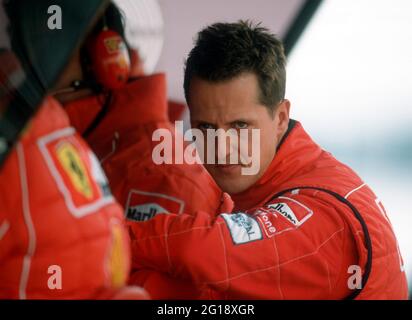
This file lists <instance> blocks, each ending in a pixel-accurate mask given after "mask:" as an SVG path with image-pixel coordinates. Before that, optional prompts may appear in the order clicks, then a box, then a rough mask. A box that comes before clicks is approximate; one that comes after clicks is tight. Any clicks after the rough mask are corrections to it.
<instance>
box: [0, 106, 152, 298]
mask: <svg viewBox="0 0 412 320" xmlns="http://www.w3.org/2000/svg"><path fill="white" fill-rule="evenodd" d="M129 259H130V252H129V241H128V238H127V233H126V230H125V228H124V226H123V217H122V210H121V208H120V206H119V205H118V204H117V203H116V202H115V200H114V198H113V197H112V195H111V193H110V190H109V189H108V184H107V180H106V178H105V176H104V174H103V171H102V169H101V168H100V166H99V164H98V161H97V159H96V157H95V156H94V155H93V153H92V152H91V151H90V149H89V148H88V146H87V145H86V144H85V143H84V141H83V140H82V139H81V138H80V137H79V136H78V135H77V134H76V133H75V130H74V129H73V128H72V127H70V126H69V122H68V119H67V116H66V114H65V113H64V111H63V110H62V109H61V107H60V106H59V105H58V103H57V102H56V101H55V100H53V99H52V98H48V99H46V101H45V102H44V105H43V106H42V108H41V109H40V111H39V112H38V113H37V115H36V116H35V118H34V119H33V120H32V122H31V124H30V126H29V128H28V129H26V132H25V133H24V135H23V137H22V138H21V139H20V141H19V142H18V143H17V145H16V147H15V150H14V151H13V152H12V153H11V154H10V155H9V157H8V159H7V160H6V162H5V163H4V165H3V167H2V168H1V169H0V299H1V298H7V299H17V298H20V299H26V298H27V299H51V298H57V299H96V298H102V299H108V298H127V299H129V298H147V294H146V293H145V292H143V290H141V289H139V288H136V287H134V288H133V287H124V285H125V284H126V281H127V277H128V273H129V268H130V262H129Z"/></svg>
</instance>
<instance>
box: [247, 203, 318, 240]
mask: <svg viewBox="0 0 412 320" xmlns="http://www.w3.org/2000/svg"><path fill="white" fill-rule="evenodd" d="M279 200H280V201H282V202H277V203H272V204H269V205H267V206H266V207H265V208H262V209H260V210H258V211H257V212H256V213H255V214H254V217H255V218H256V220H257V221H258V222H259V224H260V225H261V226H262V229H263V230H264V233H265V235H266V236H267V237H269V238H270V237H273V236H274V235H277V234H280V233H282V232H284V231H289V230H294V229H296V228H299V227H300V226H301V225H302V224H303V223H304V222H305V221H307V220H308V219H309V218H310V217H311V216H312V215H313V211H312V210H311V209H309V208H308V207H306V206H305V205H304V204H302V203H300V202H299V201H297V200H295V199H292V198H287V197H279V198H278V199H277V201H279Z"/></svg>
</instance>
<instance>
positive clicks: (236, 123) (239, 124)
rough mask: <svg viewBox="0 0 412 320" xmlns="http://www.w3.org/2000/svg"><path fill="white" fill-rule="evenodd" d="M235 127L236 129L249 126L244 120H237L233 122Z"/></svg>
mask: <svg viewBox="0 0 412 320" xmlns="http://www.w3.org/2000/svg"><path fill="white" fill-rule="evenodd" d="M233 127H234V128H235V129H246V128H247V127H248V124H247V123H246V122H243V121H236V122H234V123H233Z"/></svg>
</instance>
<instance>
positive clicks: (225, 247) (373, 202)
mask: <svg viewBox="0 0 412 320" xmlns="http://www.w3.org/2000/svg"><path fill="white" fill-rule="evenodd" d="M233 200H234V202H235V211H234V213H222V214H220V215H218V216H217V217H216V218H211V217H210V216H209V215H208V214H206V213H205V212H199V213H198V214H197V215H195V216H191V215H184V214H182V215H172V214H169V215H158V216H156V217H155V218H154V219H152V220H149V221H146V222H142V223H140V224H136V225H135V226H134V230H135V235H136V237H135V239H133V241H132V250H133V252H134V255H133V260H134V262H133V263H134V265H135V266H140V268H152V269H155V270H158V271H160V272H165V273H169V274H171V275H173V276H174V277H180V278H182V279H189V280H191V281H193V282H194V283H196V284H197V285H198V286H199V288H200V289H201V290H202V292H203V298H222V299H343V298H357V299H406V298H407V294H408V293H407V282H406V277H405V273H404V271H403V263H402V259H401V257H400V253H399V249H398V245H397V240H396V238H395V235H394V233H393V230H392V227H391V224H390V222H389V220H388V217H387V215H386V213H385V209H384V208H383V206H382V203H381V202H380V201H379V199H378V198H377V197H376V196H375V195H374V193H373V192H372V190H371V189H370V188H369V187H368V186H367V185H366V184H365V183H364V182H363V181H362V180H361V179H360V178H359V177H358V176H357V175H356V174H355V173H354V172H353V171H352V170H351V169H350V168H349V167H347V166H346V165H344V164H342V163H340V162H339V161H337V160H336V159H335V158H334V157H333V156H332V155H331V154H330V153H328V152H325V151H323V150H322V149H321V148H320V147H319V146H318V145H317V144H316V143H314V142H313V141H312V140H311V138H310V137H309V136H308V135H307V133H306V132H305V131H304V129H303V128H302V126H301V124H300V123H298V122H296V121H294V120H291V121H290V125H289V130H288V132H287V133H286V134H285V137H284V138H283V141H282V142H281V144H280V146H279V147H278V150H277V153H276V156H275V157H274V160H273V161H272V163H271V164H270V166H269V168H268V169H267V171H266V172H265V174H264V175H263V177H262V178H261V179H260V180H259V181H258V182H257V183H255V184H254V185H253V186H252V187H251V188H249V189H248V190H246V191H244V192H242V193H240V194H237V195H235V196H233ZM154 253H155V254H154Z"/></svg>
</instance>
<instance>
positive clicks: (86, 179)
mask: <svg viewBox="0 0 412 320" xmlns="http://www.w3.org/2000/svg"><path fill="white" fill-rule="evenodd" d="M38 146H39V148H40V151H41V153H42V155H43V157H44V159H45V161H46V164H47V167H48V169H49V170H50V173H51V175H52V177H53V178H54V180H55V181H56V184H57V189H58V190H59V191H60V192H61V193H62V195H63V197H64V200H65V203H66V206H67V208H68V209H69V211H70V212H71V213H72V214H73V215H74V216H76V217H78V218H80V217H82V216H84V215H86V214H89V213H93V212H97V211H98V210H99V208H101V207H102V206H105V205H107V204H108V203H111V202H113V197H112V195H111V192H110V188H109V184H108V182H107V178H106V176H105V175H104V173H103V170H102V169H101V167H100V164H99V162H98V160H97V158H96V156H95V155H94V154H93V153H92V152H91V151H90V150H89V149H88V148H87V146H86V145H85V144H84V142H83V141H81V140H80V139H79V138H78V137H77V136H76V135H75V131H74V129H72V128H65V129H62V130H58V131H55V132H53V133H51V134H49V135H47V136H44V137H42V138H40V139H39V140H38Z"/></svg>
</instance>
